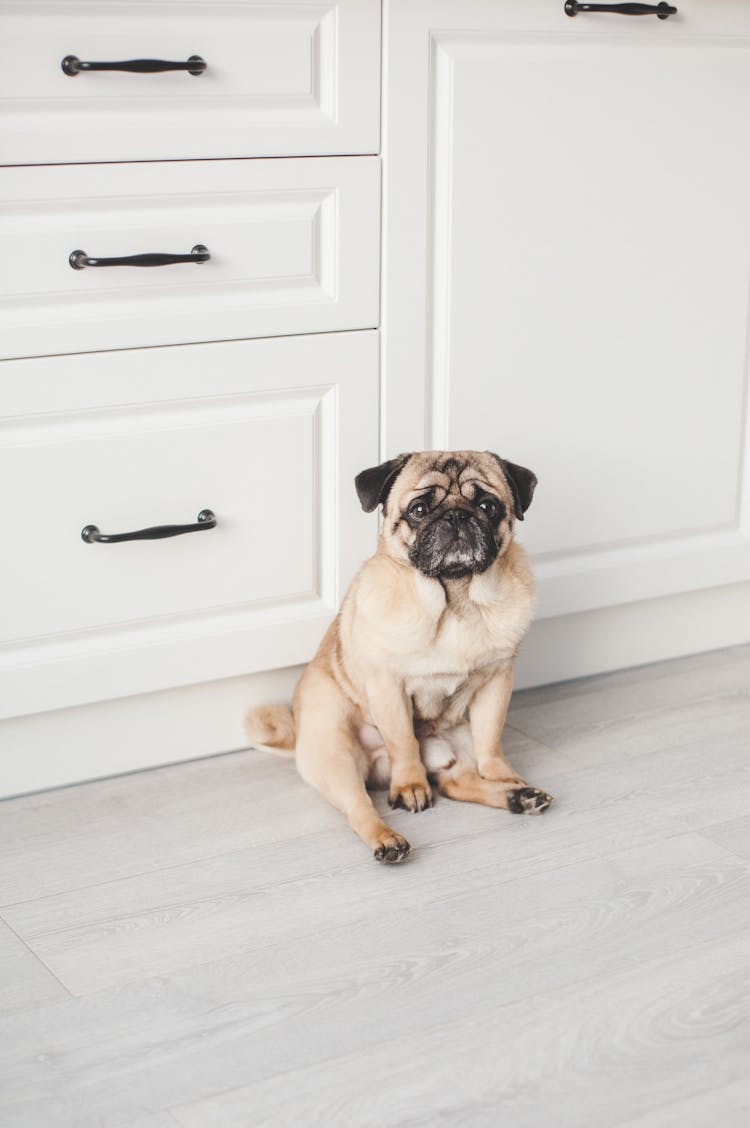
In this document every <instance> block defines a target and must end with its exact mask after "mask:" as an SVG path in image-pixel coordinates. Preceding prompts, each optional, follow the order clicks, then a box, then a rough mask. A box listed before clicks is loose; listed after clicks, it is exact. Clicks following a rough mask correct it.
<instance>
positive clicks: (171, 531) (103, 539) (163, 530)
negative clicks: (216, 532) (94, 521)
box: [81, 509, 216, 544]
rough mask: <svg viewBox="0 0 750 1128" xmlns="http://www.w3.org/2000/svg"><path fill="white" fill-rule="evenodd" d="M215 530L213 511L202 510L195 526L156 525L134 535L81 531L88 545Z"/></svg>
mask: <svg viewBox="0 0 750 1128" xmlns="http://www.w3.org/2000/svg"><path fill="white" fill-rule="evenodd" d="M215 528H216V516H215V514H214V512H213V510H212V509H201V511H200V513H199V514H198V520H197V522H196V524H195V525H154V526H152V528H150V529H136V530H135V532H134V533H100V532H99V529H98V528H97V526H96V525H86V526H85V527H84V528H83V529H81V538H82V540H85V541H86V544H118V543H119V542H120V541H130V540H163V539H164V537H181V536H182V534H183V533H201V532H203V530H204V529H215Z"/></svg>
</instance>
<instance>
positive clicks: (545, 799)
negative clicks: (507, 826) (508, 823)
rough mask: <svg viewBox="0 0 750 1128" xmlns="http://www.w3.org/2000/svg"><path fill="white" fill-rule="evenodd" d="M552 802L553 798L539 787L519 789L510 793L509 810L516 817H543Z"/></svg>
mask: <svg viewBox="0 0 750 1128" xmlns="http://www.w3.org/2000/svg"><path fill="white" fill-rule="evenodd" d="M552 802H553V799H552V796H551V795H548V794H547V792H546V791H541V790H540V789H539V788H538V787H518V788H516V790H515V791H509V792H508V810H509V811H512V812H513V814H514V815H541V813H542V811H546V810H547V808H548V807H549V805H550V803H552Z"/></svg>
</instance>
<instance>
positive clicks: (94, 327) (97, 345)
mask: <svg viewBox="0 0 750 1128" xmlns="http://www.w3.org/2000/svg"><path fill="white" fill-rule="evenodd" d="M0 183H2V197H3V201H4V202H3V203H2V204H0V240H1V241H2V246H3V256H4V261H5V263H6V266H7V267H8V269H6V270H5V271H3V273H2V278H1V279H0V296H1V297H2V299H3V301H2V310H0V355H2V356H3V357H5V358H13V357H21V356H38V355H40V354H42V353H43V354H54V353H64V352H83V351H88V350H91V349H112V348H130V347H133V346H144V345H163V344H176V343H181V342H186V341H207V340H227V339H233V338H246V337H255V336H272V335H273V336H276V335H279V334H285V333H307V332H322V331H328V330H339V329H359V328H370V327H373V326H375V325H377V321H378V263H379V215H380V208H379V192H380V168H379V158H377V157H356V158H333V157H327V158H321V159H315V158H313V159H311V158H303V159H301V160H271V161H192V162H191V161H186V162H167V163H163V164H159V163H154V164H133V165H116V164H112V165H88V166H86V165H73V166H70V167H66V168H62V167H60V168H7V169H4V170H1V171H0ZM196 245H203V246H205V247H207V248H208V251H209V254H210V259H209V260H208V261H207V262H202V263H197V262H187V263H179V264H176V265H162V266H154V267H138V266H133V265H119V266H99V267H94V266H88V267H86V268H84V269H73V268H72V267H71V263H70V255H71V252H73V251H77V250H82V251H84V252H85V253H86V254H87V255H88V256H89V257H94V258H118V257H128V256H133V255H140V254H146V253H161V254H189V253H190V251H191V250H192V248H193V247H194V246H196Z"/></svg>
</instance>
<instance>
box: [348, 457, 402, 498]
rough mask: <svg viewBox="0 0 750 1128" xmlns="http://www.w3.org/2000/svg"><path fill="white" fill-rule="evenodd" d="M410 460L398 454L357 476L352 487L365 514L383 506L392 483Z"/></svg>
mask: <svg viewBox="0 0 750 1128" xmlns="http://www.w3.org/2000/svg"><path fill="white" fill-rule="evenodd" d="M410 458H411V455H410V454H399V455H398V456H397V457H396V458H391V459H389V460H388V462H381V463H380V466H372V467H371V468H370V469H369V470H363V471H362V473H361V474H357V477H356V478H355V479H354V486H355V488H356V490H357V497H358V498H359V501H360V504H361V506H362V508H363V509H364V511H365V513H372V511H373V509H375V508H377V506H378V505H385V503H386V501H387V500H388V494H389V493H390V492H391V487H392V486H393V483H394V482H395V481H396V478H398V476H399V474H400V473H401V471H402V470H403V468H404V466H405V465H406V463H407V462H408V461H409V459H410Z"/></svg>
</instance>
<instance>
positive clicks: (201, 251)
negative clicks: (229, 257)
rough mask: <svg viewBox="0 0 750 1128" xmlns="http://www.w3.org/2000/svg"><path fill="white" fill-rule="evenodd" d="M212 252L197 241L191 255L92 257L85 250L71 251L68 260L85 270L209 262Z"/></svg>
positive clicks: (78, 268) (75, 267)
mask: <svg viewBox="0 0 750 1128" xmlns="http://www.w3.org/2000/svg"><path fill="white" fill-rule="evenodd" d="M210 258H211V254H210V252H209V250H208V247H204V246H203V244H202V243H196V245H195V246H194V247H193V249H192V251H191V252H190V254H189V255H161V254H149V255H123V256H122V257H120V258H92V257H91V256H90V255H87V254H86V252H85V251H71V252H70V254H69V256H68V262H69V263H70V265H71V266H72V267H73V270H83V269H84V267H87V266H171V265H172V264H173V263H175V262H208V260H209V259H210Z"/></svg>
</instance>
